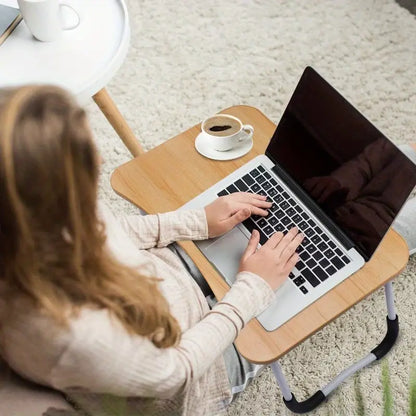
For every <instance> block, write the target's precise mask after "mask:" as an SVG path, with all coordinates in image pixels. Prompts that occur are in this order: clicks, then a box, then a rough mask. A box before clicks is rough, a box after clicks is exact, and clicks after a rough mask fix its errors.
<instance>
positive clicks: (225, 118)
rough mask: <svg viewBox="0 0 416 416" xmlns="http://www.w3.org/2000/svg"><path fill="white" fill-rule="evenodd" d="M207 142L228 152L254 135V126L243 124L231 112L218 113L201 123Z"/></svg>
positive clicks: (215, 148)
mask: <svg viewBox="0 0 416 416" xmlns="http://www.w3.org/2000/svg"><path fill="white" fill-rule="evenodd" d="M201 130H202V132H203V133H204V134H205V137H206V143H207V145H208V146H210V147H212V148H213V149H214V150H217V151H220V152H226V151H227V150H231V149H234V148H236V147H238V146H240V145H242V144H244V143H246V142H248V141H250V140H251V139H252V137H253V132H254V128H253V126H251V125H250V124H243V123H242V122H241V120H240V119H238V118H237V117H234V116H231V115H229V114H216V115H215V116H211V117H208V118H207V119H205V120H204V121H203V122H202V123H201Z"/></svg>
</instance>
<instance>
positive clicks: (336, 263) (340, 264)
mask: <svg viewBox="0 0 416 416" xmlns="http://www.w3.org/2000/svg"><path fill="white" fill-rule="evenodd" d="M331 263H332V264H333V265H334V266H335V267H336V268H337V270H339V269H342V268H343V267H344V263H343V262H342V260H341V259H339V258H338V257H334V258H333V259H332V260H331Z"/></svg>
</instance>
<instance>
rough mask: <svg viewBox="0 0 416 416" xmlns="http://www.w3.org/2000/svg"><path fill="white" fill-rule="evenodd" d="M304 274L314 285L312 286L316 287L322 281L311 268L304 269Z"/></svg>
mask: <svg viewBox="0 0 416 416" xmlns="http://www.w3.org/2000/svg"><path fill="white" fill-rule="evenodd" d="M302 276H303V277H304V278H305V279H306V280H307V281H308V282H309V283H310V284H311V285H312V287H316V286H318V285H319V283H321V282H320V281H319V279H318V278H317V277H316V276H315V275H314V274H313V273H312V272H311V271H310V270H309V269H305V270H303V271H302Z"/></svg>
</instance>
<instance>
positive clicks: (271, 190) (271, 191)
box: [269, 188, 277, 199]
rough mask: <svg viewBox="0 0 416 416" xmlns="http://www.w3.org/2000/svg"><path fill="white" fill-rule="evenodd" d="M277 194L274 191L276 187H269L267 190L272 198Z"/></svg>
mask: <svg viewBox="0 0 416 416" xmlns="http://www.w3.org/2000/svg"><path fill="white" fill-rule="evenodd" d="M276 195H277V191H276V189H274V188H272V189H270V191H269V196H270V197H271V198H273V199H274V197H275V196H276Z"/></svg>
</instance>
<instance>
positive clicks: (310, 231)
mask: <svg viewBox="0 0 416 416" xmlns="http://www.w3.org/2000/svg"><path fill="white" fill-rule="evenodd" d="M314 234H315V233H314V232H313V230H312V228H308V229H307V230H305V235H307V236H308V237H311V236H312V235H314Z"/></svg>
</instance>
